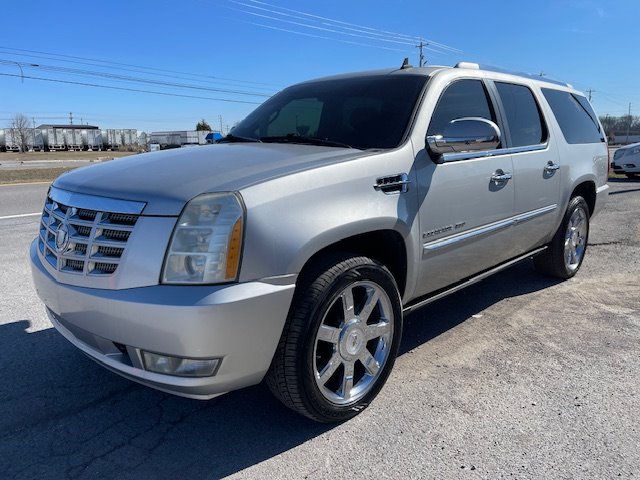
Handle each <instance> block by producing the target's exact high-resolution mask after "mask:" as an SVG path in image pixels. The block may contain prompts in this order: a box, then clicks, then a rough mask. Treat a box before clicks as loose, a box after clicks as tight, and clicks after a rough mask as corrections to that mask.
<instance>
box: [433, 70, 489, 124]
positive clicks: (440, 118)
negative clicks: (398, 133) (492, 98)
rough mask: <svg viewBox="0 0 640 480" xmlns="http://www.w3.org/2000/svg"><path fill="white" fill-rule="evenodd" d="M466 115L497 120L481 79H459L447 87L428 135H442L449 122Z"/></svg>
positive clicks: (437, 106) (439, 101) (435, 112)
mask: <svg viewBox="0 0 640 480" xmlns="http://www.w3.org/2000/svg"><path fill="white" fill-rule="evenodd" d="M464 117H481V118H486V119H487V120H491V121H492V122H495V121H496V120H495V114H494V112H493V109H492V108H491V105H490V103H489V97H488V95H487V91H486V90H485V88H484V85H483V84H482V81H481V80H459V81H457V82H455V83H452V84H451V85H449V86H448V87H447V89H446V90H445V91H444V93H443V94H442V96H441V97H440V100H438V105H436V109H435V111H434V112H433V116H432V117H431V123H430V124H429V129H428V130H427V135H440V134H442V132H443V131H444V127H445V126H446V125H447V124H448V123H449V122H451V121H452V120H455V119H457V118H464Z"/></svg>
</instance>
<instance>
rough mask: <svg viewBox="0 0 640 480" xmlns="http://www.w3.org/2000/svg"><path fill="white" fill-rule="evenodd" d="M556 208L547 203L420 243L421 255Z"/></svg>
mask: <svg viewBox="0 0 640 480" xmlns="http://www.w3.org/2000/svg"><path fill="white" fill-rule="evenodd" d="M557 208H558V205H557V204H553V205H548V206H546V207H542V208H538V209H536V210H531V211H530V212H525V213H521V214H519V215H514V216H513V217H509V218H507V219H505V220H500V221H498V222H495V223H491V224H489V225H484V226H481V227H477V228H474V229H473V230H469V231H467V232H462V233H458V234H455V235H450V236H448V237H445V238H441V239H439V240H434V241H432V242H429V243H425V244H423V245H422V255H423V256H424V255H429V254H431V253H433V252H436V251H439V250H442V249H446V248H448V247H452V246H457V245H458V244H460V243H464V242H466V241H468V240H471V239H475V238H478V237H481V236H484V235H489V234H491V233H494V232H497V231H499V230H503V229H505V228H509V227H511V226H513V225H516V224H518V223H522V222H526V221H528V220H532V219H534V218H536V217H540V216H542V215H546V214H547V213H551V212H553V211H555V210H556V209H557Z"/></svg>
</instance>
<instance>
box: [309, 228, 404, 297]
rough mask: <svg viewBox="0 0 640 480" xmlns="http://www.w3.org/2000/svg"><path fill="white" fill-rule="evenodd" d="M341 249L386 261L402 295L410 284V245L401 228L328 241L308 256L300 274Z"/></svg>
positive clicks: (382, 261) (342, 251)
mask: <svg viewBox="0 0 640 480" xmlns="http://www.w3.org/2000/svg"><path fill="white" fill-rule="evenodd" d="M338 253H349V254H353V255H354V256H365V257H369V258H371V259H372V260H376V261H378V262H380V263H381V264H383V265H384V266H385V267H386V268H388V269H389V271H390V272H391V275H393V278H394V279H395V281H396V284H397V286H398V291H399V293H400V298H402V296H403V295H404V291H405V288H406V285H407V248H406V244H405V241H404V239H403V237H402V235H401V234H400V233H399V232H397V231H396V230H388V229H387V230H374V231H369V232H365V233H359V234H356V235H352V236H350V237H346V238H343V239H341V240H339V241H336V242H334V243H332V244H329V245H326V246H325V247H323V248H321V249H319V250H318V251H316V252H315V253H314V254H313V255H311V256H310V257H309V258H308V259H307V261H306V262H305V263H304V265H303V266H302V269H301V270H300V277H302V276H304V275H305V274H306V273H307V272H309V271H310V270H312V269H313V268H314V266H315V265H317V263H318V262H319V261H320V260H321V259H322V258H324V257H327V256H331V255H333V254H338Z"/></svg>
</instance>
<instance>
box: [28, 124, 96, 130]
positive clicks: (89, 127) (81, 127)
mask: <svg viewBox="0 0 640 480" xmlns="http://www.w3.org/2000/svg"><path fill="white" fill-rule="evenodd" d="M38 128H66V129H71V130H98V127H96V126H95V125H53V124H47V123H43V124H42V125H40V126H39V127H38Z"/></svg>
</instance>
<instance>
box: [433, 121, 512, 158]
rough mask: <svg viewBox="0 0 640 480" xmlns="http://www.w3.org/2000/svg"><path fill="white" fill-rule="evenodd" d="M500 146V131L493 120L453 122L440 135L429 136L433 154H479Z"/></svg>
mask: <svg viewBox="0 0 640 480" xmlns="http://www.w3.org/2000/svg"><path fill="white" fill-rule="evenodd" d="M499 144H500V129H499V128H498V126H497V125H496V124H495V123H493V122H492V121H491V120H487V119H486V118H480V117H465V118H457V119H455V120H452V121H451V122H449V123H448V124H447V125H446V126H445V127H444V132H442V134H439V135H427V145H428V146H429V150H431V152H432V153H434V154H436V155H437V156H440V155H442V154H444V153H459V152H478V151H483V150H493V149H494V148H496V147H497V146H498V145H499Z"/></svg>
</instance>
